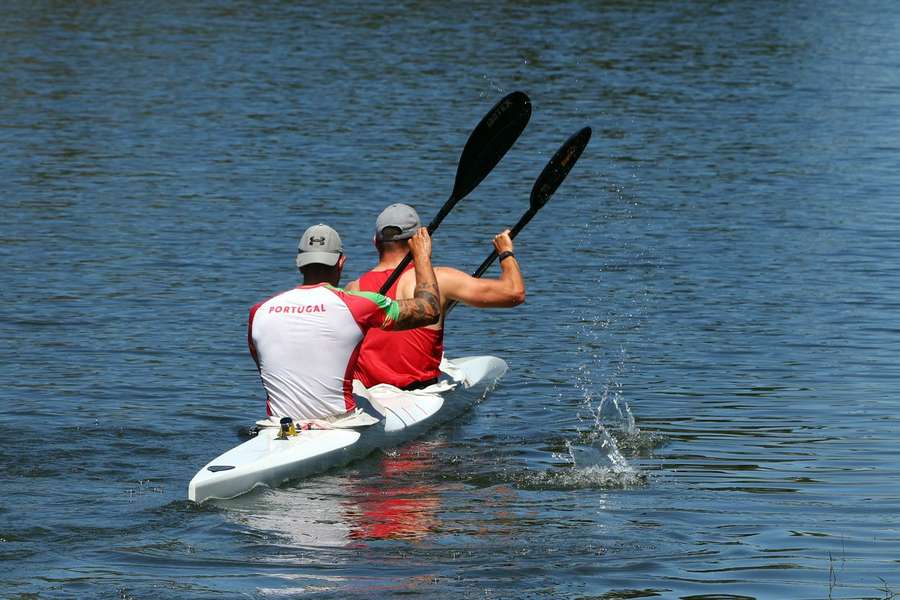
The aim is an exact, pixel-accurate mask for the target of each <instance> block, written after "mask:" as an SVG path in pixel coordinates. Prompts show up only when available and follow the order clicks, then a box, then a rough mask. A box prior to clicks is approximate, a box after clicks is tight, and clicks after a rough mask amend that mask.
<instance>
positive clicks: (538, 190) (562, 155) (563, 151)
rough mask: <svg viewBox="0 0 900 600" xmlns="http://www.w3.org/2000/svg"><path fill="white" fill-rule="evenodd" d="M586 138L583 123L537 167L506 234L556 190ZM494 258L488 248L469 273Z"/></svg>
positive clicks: (482, 270) (484, 267) (588, 135)
mask: <svg viewBox="0 0 900 600" xmlns="http://www.w3.org/2000/svg"><path fill="white" fill-rule="evenodd" d="M590 140H591V128H590V127H585V128H583V129H580V130H579V131H578V132H576V133H575V134H573V135H572V136H571V137H570V138H569V139H567V140H566V141H565V143H564V144H563V145H562V146H560V147H559V150H557V151H556V154H554V155H553V158H551V159H550V162H548V163H547V166H546V167H544V170H543V171H541V174H540V175H538V178H537V179H536V180H535V181H534V186H533V187H532V188H531V200H530V206H529V207H528V210H526V211H525V214H524V215H522V218H521V219H519V222H518V223H516V224H515V226H514V227H513V228H512V229H510V231H509V237H510V238H515V237H516V236H517V235H518V234H519V232H520V231H522V229H524V227H525V226H526V225H528V222H529V221H531V219H532V218H533V217H534V215H536V214H537V213H538V211H539V210H541V209H542V208H543V207H544V205H545V204H547V201H548V200H550V196H552V195H553V192H555V191H556V189H557V188H558V187H559V186H560V184H561V183H562V182H563V180H565V178H566V176H567V175H568V174H569V171H571V170H572V167H574V166H575V163H576V162H578V158H579V157H580V156H581V153H582V152H584V149H585V147H587V145H588V142H589V141H590ZM495 260H497V251H496V250H494V251H493V252H491V254H490V255H489V256H488V257H487V258H486V259H485V260H484V262H483V263H481V266H480V267H478V268H477V269H476V270H475V272H474V273H472V277H481V276H482V275H484V274H485V272H486V271H487V270H488V269H489V268H490V266H491V265H492V264H494V261H495ZM457 304H458V302H457V301H456V300H453V301H452V302H450V304H448V305H447V309H446V310H445V311H444V318H446V317H447V314H449V313H450V311H451V310H452V309H453V307H454V306H456V305H457Z"/></svg>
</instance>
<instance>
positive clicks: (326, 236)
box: [297, 225, 344, 267]
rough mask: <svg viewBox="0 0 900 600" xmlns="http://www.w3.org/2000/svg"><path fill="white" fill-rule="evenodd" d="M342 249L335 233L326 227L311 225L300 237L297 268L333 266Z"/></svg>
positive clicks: (338, 258)
mask: <svg viewBox="0 0 900 600" xmlns="http://www.w3.org/2000/svg"><path fill="white" fill-rule="evenodd" d="M343 252H344V248H343V246H342V245H341V237H340V236H339V235H338V233H337V231H335V230H334V229H332V228H331V227H329V226H328V225H313V226H312V227H310V228H309V229H307V230H306V231H304V232H303V235H302V236H300V243H299V244H298V246H297V266H298V267H303V266H306V265H310V264H314V263H316V264H320V265H328V266H330V267H331V266H334V265H336V264H337V262H338V260H340V258H341V254H342V253H343Z"/></svg>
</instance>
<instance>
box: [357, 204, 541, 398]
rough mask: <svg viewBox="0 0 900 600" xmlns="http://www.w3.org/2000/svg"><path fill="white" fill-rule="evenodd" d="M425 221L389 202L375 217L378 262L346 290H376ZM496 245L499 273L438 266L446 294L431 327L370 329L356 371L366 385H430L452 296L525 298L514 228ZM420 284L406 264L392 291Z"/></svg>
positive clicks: (487, 304)
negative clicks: (473, 272)
mask: <svg viewBox="0 0 900 600" xmlns="http://www.w3.org/2000/svg"><path fill="white" fill-rule="evenodd" d="M420 227H421V222H420V221H419V215H418V214H417V213H416V211H415V209H414V208H413V207H411V206H408V205H406V204H392V205H390V206H388V207H387V208H385V209H384V210H383V211H382V212H381V214H380V215H378V219H377V220H376V222H375V248H376V249H377V250H378V264H377V265H375V267H374V268H373V269H372V270H371V271H369V272H368V273H365V274H363V275H362V276H361V277H360V278H359V279H357V280H356V281H352V282H350V284H348V285H347V287H346V289H347V290H358V291H367V292H377V291H378V290H379V289H381V286H382V285H383V284H384V282H385V281H387V279H388V277H390V275H391V273H393V272H394V268H395V267H396V266H397V265H398V264H400V262H401V261H402V260H403V258H404V257H405V256H406V253H407V252H409V239H410V238H411V237H412V236H413V234H414V233H415V232H416V230H417V229H418V228H420ZM494 248H496V249H497V253H498V254H499V256H500V270H501V274H500V277H499V278H497V279H486V278H480V279H477V278H475V277H472V276H471V275H469V274H467V273H464V272H462V271H460V270H459V269H454V268H451V267H435V268H434V272H435V275H436V277H437V282H438V288H439V289H440V295H441V320H440V321H439V322H438V323H437V324H435V325H431V326H428V327H420V328H417V329H409V330H406V331H393V332H388V331H381V330H375V329H370V330H369V332H368V333H367V334H366V337H365V339H364V340H363V343H362V346H361V347H360V352H359V360H358V362H357V365H356V370H355V371H354V373H353V377H354V379H359V380H360V381H361V382H362V383H363V384H364V385H365V386H366V387H371V386H373V385H376V384H378V383H389V384H391V385H394V386H397V387H398V388H401V389H417V388H422V387H426V386H428V385H431V384H432V383H434V382H436V381H437V378H438V377H439V376H440V370H439V369H438V366H439V365H440V363H441V356H442V355H443V353H444V318H443V314H444V309H445V308H446V307H447V305H448V304H449V303H450V302H452V301H453V300H458V301H460V302H463V303H465V304H468V305H470V306H477V307H479V308H495V307H496V308H501V307H510V306H517V305H519V304H521V303H522V302H524V301H525V282H524V281H523V280H522V273H521V271H520V270H519V263H518V262H516V257H515V255H514V254H513V243H512V239H511V238H510V237H509V230H506V231H503V232H502V233H500V234H498V235H497V236H496V237H494ZM415 289H416V275H415V272H414V271H412V270H411V269H409V268H407V270H406V271H404V273H403V275H402V276H401V277H400V278H399V279H398V280H397V281H396V283H394V285H393V286H392V287H391V288H390V289H389V290H388V291H387V294H385V295H386V296H388V297H389V298H393V299H404V298H411V297H412V296H413V293H414V292H415Z"/></svg>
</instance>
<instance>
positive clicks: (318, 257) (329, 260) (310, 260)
mask: <svg viewBox="0 0 900 600" xmlns="http://www.w3.org/2000/svg"><path fill="white" fill-rule="evenodd" d="M340 258H341V254H340V253H339V252H301V253H299V254H298V255H297V266H298V267H305V266H306V265H312V264H317V265H328V266H329V267H333V266H334V265H336V264H337V261H338V260H340Z"/></svg>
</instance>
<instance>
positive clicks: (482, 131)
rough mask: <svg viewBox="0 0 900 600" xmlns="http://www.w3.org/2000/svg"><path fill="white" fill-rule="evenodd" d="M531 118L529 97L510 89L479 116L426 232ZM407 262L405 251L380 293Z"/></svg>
mask: <svg viewBox="0 0 900 600" xmlns="http://www.w3.org/2000/svg"><path fill="white" fill-rule="evenodd" d="M530 118H531V100H529V99H528V96H527V95H525V94H524V93H522V92H513V93H512V94H509V95H508V96H505V97H504V98H502V99H501V100H500V101H499V102H498V103H497V104H495V105H494V108H492V109H491V110H490V112H488V114H486V115H485V116H484V118H483V119H481V122H479V123H478V125H477V126H476V127H475V129H474V130H473V131H472V133H471V134H470V135H469V139H468V141H467V142H466V145H465V147H464V148H463V151H462V156H460V158H459V165H458V166H457V167H456V181H455V182H454V184H453V192H451V194H450V198H448V199H447V201H446V202H445V203H444V206H442V207H441V210H439V211H438V214H437V215H436V216H435V217H434V219H432V221H431V223H429V224H428V233H431V234H433V233H434V232H435V230H437V228H438V225H440V224H441V221H443V220H444V217H446V216H447V214H448V213H449V212H450V211H451V210H452V209H453V207H454V206H456V203H457V202H459V201H460V200H462V199H463V198H465V197H466V196H467V195H468V194H469V193H470V192H471V191H472V190H474V189H475V187H476V186H478V184H479V183H481V182H482V181H483V180H484V178H485V177H487V176H488V173H490V172H491V170H493V168H494V167H496V166H497V163H499V162H500V159H501V158H503V155H505V154H506V152H507V151H508V150H509V149H510V148H512V145H513V144H514V143H515V141H516V140H517V139H519V136H520V135H521V134H522V131H524V130H525V126H526V125H527V124H528V119H530ZM551 193H552V192H551ZM410 261H412V255H411V254H407V255H406V258H404V259H403V261H401V262H400V264H399V265H397V268H396V269H394V272H393V273H391V276H390V277H388V279H387V281H385V282H384V285H383V286H381V289H380V290H378V292H379V293H381V294H384V293H385V292H387V291H388V290H389V289H390V288H391V286H392V285H394V282H395V281H397V278H399V277H400V275H401V274H402V273H403V270H404V269H405V268H406V266H407V265H408V264H409V263H410Z"/></svg>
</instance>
